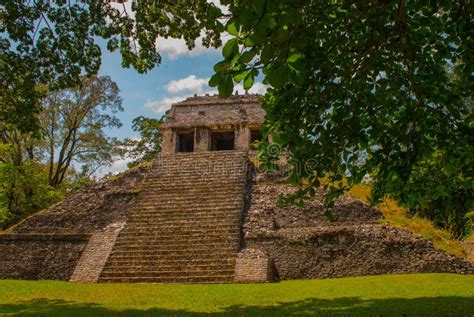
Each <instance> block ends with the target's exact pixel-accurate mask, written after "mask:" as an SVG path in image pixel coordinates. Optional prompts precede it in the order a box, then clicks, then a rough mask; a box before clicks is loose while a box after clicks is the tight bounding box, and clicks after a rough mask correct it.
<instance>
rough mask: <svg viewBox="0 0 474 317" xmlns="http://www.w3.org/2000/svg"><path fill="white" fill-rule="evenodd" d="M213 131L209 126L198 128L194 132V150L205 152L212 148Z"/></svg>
mask: <svg viewBox="0 0 474 317" xmlns="http://www.w3.org/2000/svg"><path fill="white" fill-rule="evenodd" d="M210 143H211V132H210V130H209V129H208V128H205V127H199V128H196V132H195V133H194V152H205V151H209V150H210Z"/></svg>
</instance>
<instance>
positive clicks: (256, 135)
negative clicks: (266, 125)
mask: <svg viewBox="0 0 474 317" xmlns="http://www.w3.org/2000/svg"><path fill="white" fill-rule="evenodd" d="M260 141H262V133H261V132H260V130H257V129H255V130H250V147H251V148H256V147H255V144H254V143H255V142H260Z"/></svg>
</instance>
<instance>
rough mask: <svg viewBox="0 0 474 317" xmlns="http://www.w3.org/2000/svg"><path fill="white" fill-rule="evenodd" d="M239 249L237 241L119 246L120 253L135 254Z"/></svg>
mask: <svg viewBox="0 0 474 317" xmlns="http://www.w3.org/2000/svg"><path fill="white" fill-rule="evenodd" d="M238 247H239V243H238V241H235V242H234V243H229V242H227V241H225V242H223V243H200V244H190V243H182V244H165V243H157V244H154V243H146V244H123V245H120V251H128V252H131V251H136V252H143V251H146V252H155V253H158V252H161V251H163V250H167V251H186V250H188V251H194V250H196V249H202V248H206V249H208V248H209V249H213V250H235V249H236V248H238Z"/></svg>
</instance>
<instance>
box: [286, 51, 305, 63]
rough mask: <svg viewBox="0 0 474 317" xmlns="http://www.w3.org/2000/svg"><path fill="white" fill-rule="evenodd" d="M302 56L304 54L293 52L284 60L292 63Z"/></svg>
mask: <svg viewBox="0 0 474 317" xmlns="http://www.w3.org/2000/svg"><path fill="white" fill-rule="evenodd" d="M303 57H304V55H303V54H301V53H294V54H292V55H290V57H288V58H287V59H286V61H287V62H288V63H294V62H296V61H297V60H299V59H300V58H303Z"/></svg>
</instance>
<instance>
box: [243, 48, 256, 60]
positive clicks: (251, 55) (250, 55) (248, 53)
mask: <svg viewBox="0 0 474 317" xmlns="http://www.w3.org/2000/svg"><path fill="white" fill-rule="evenodd" d="M256 53H257V51H256V50H255V49H253V50H250V51H246V52H244V53H243V54H242V55H241V56H240V58H239V62H241V63H245V64H246V63H249V62H250V61H251V60H252V59H253V58H254V57H255V54H256Z"/></svg>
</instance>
